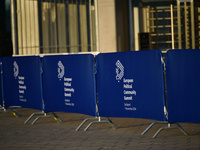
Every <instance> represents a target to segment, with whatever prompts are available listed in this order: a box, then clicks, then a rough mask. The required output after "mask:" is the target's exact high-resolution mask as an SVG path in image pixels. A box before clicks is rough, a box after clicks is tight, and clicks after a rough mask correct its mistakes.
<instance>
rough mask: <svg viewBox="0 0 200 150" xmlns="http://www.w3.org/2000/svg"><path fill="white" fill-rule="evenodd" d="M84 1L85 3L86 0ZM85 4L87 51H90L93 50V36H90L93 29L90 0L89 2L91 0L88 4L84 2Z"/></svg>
mask: <svg viewBox="0 0 200 150" xmlns="http://www.w3.org/2000/svg"><path fill="white" fill-rule="evenodd" d="M85 3H87V2H86V0H85ZM86 6H87V7H86V11H87V12H86V13H87V30H88V31H87V33H88V51H89V52H91V51H93V36H92V31H93V30H92V13H91V11H92V9H91V7H92V2H91V0H89V4H88V5H87V4H86ZM88 6H89V7H88Z"/></svg>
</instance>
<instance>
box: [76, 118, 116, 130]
mask: <svg viewBox="0 0 200 150" xmlns="http://www.w3.org/2000/svg"><path fill="white" fill-rule="evenodd" d="M103 118H106V117H103ZM103 118H102V117H94V118H86V119H85V120H83V122H82V123H81V124H80V125H79V126H78V128H77V129H76V131H78V130H79V129H80V128H81V127H82V126H83V124H85V122H86V121H88V120H96V119H98V121H92V122H90V123H89V124H88V126H87V127H86V128H85V129H84V131H87V130H88V128H89V127H90V126H91V125H92V124H94V123H109V124H110V125H111V126H112V127H113V128H114V129H116V128H117V125H116V124H114V123H113V122H112V121H111V120H110V119H109V118H106V119H107V120H102V119H103Z"/></svg>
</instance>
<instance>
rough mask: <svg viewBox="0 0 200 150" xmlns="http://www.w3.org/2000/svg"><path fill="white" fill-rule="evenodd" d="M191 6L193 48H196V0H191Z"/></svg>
mask: <svg viewBox="0 0 200 150" xmlns="http://www.w3.org/2000/svg"><path fill="white" fill-rule="evenodd" d="M190 6H191V33H192V35H191V36H192V49H195V24H194V0H191V2H190Z"/></svg>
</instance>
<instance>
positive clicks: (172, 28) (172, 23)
mask: <svg viewBox="0 0 200 150" xmlns="http://www.w3.org/2000/svg"><path fill="white" fill-rule="evenodd" d="M170 9H171V34H172V35H171V36H172V49H174V15H173V4H170Z"/></svg>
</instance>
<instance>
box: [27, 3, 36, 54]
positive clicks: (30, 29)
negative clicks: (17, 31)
mask: <svg viewBox="0 0 200 150" xmlns="http://www.w3.org/2000/svg"><path fill="white" fill-rule="evenodd" d="M28 5H29V6H28V9H29V10H28V11H29V21H30V22H29V28H28V29H29V34H30V35H29V40H30V41H28V43H29V45H28V47H29V49H30V54H35V53H34V52H33V47H32V36H31V32H32V30H33V28H31V25H32V24H33V23H34V18H32V17H31V9H30V6H31V1H30V0H29V4H28Z"/></svg>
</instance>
